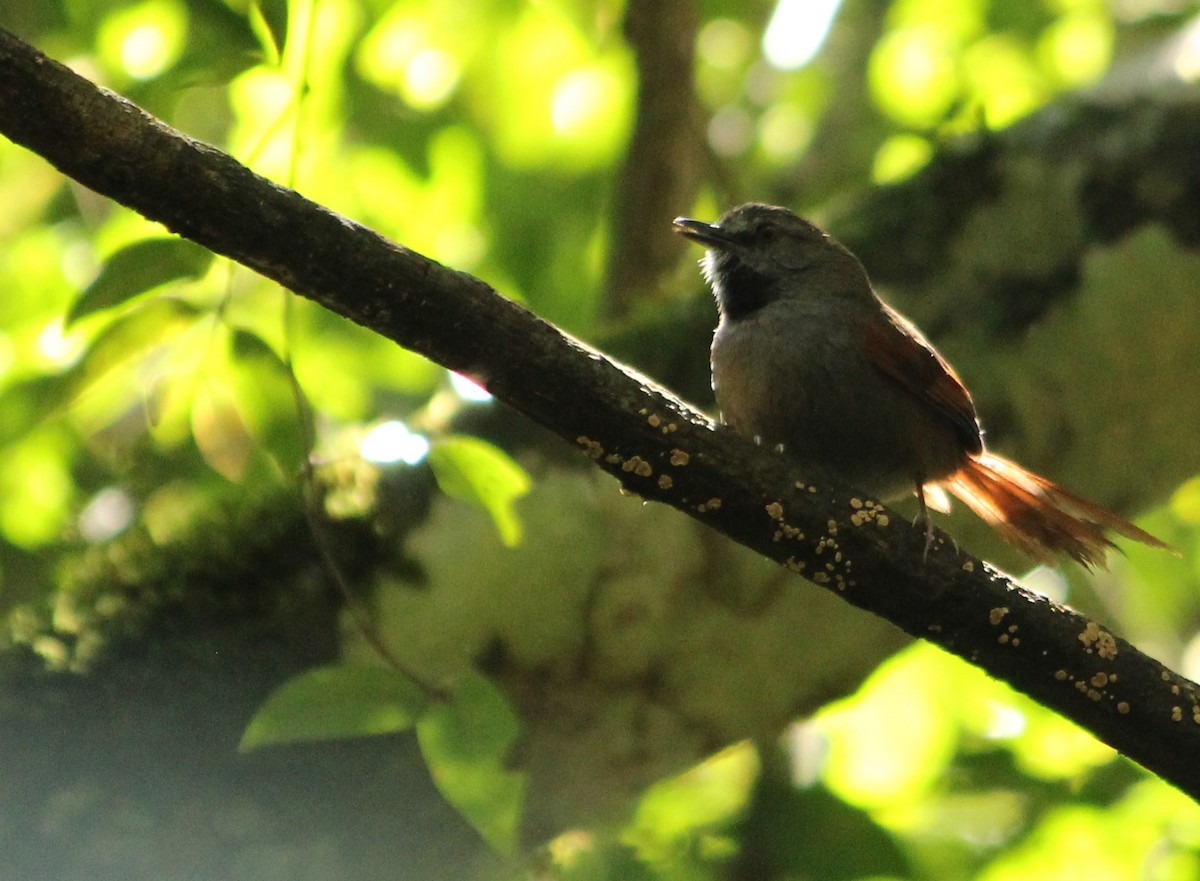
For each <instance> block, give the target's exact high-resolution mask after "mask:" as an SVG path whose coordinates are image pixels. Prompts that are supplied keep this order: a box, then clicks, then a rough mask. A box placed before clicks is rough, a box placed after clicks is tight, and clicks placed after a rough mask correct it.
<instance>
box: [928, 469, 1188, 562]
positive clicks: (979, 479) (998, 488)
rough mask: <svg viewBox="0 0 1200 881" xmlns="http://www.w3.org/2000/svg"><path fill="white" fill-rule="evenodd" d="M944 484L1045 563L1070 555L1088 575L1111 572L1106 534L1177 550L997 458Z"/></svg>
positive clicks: (1121, 518) (1060, 488) (1018, 544)
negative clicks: (1097, 569) (1091, 571)
mask: <svg viewBox="0 0 1200 881" xmlns="http://www.w3.org/2000/svg"><path fill="white" fill-rule="evenodd" d="M940 483H941V485H942V486H944V487H945V488H946V489H948V490H949V491H950V492H952V493H953V494H954V495H955V496H957V497H958V498H959V499H962V501H963V502H964V503H965V504H966V505H967V507H969V508H970V509H971V510H972V511H974V512H975V513H976V514H977V515H978V516H980V517H982V518H983V519H984V520H986V521H987V522H988V523H989V524H991V526H992V527H994V528H995V529H996V531H997V532H999V533H1000V534H1001V535H1002V536H1004V537H1005V538H1006V539H1008V540H1009V541H1011V542H1012V543H1013V544H1015V545H1017V547H1019V548H1021V549H1022V550H1024V551H1025V552H1026V553H1028V554H1029V555H1031V556H1033V557H1036V558H1037V559H1039V560H1042V561H1044V562H1054V561H1055V555H1056V554H1066V555H1067V556H1068V557H1071V558H1072V559H1074V560H1077V561H1078V562H1080V563H1082V564H1083V565H1084V566H1086V567H1088V568H1089V569H1091V568H1094V567H1100V568H1101V569H1103V568H1106V566H1105V555H1106V553H1107V552H1108V550H1109V548H1113V547H1115V545H1114V544H1113V543H1112V542H1111V541H1110V540H1109V539H1108V537H1107V536H1106V535H1105V530H1112V531H1113V532H1116V533H1118V534H1120V535H1123V536H1125V537H1126V538H1131V539H1133V540H1134V541H1140V542H1142V544H1147V545H1150V546H1152V547H1156V548H1163V549H1165V550H1168V551H1173V550H1174V549H1173V548H1172V547H1171V546H1170V545H1168V544H1166V543H1165V542H1162V541H1159V540H1158V539H1157V538H1155V537H1154V536H1153V535H1151V534H1150V533H1148V532H1146V531H1145V530H1142V529H1138V528H1137V527H1136V526H1134V525H1133V524H1132V523H1130V522H1129V521H1128V520H1126V519H1124V518H1123V517H1121V516H1119V515H1117V514H1114V513H1113V512H1112V511H1109V510H1108V509H1107V508H1102V507H1100V506H1099V505H1097V504H1094V503H1092V502H1089V501H1087V500H1086V499H1082V498H1080V497H1079V496H1077V495H1075V494H1074V493H1073V492H1071V491H1070V490H1067V489H1063V488H1062V487H1061V486H1059V485H1058V484H1056V483H1054V482H1053V481H1050V480H1047V479H1046V478H1044V477H1040V476H1039V475H1037V474H1034V473H1033V472H1032V471H1026V470H1025V469H1024V468H1022V467H1021V466H1020V465H1018V464H1016V463H1015V462H1010V461H1009V460H1008V459H1005V458H1003V457H1001V456H996V455H994V454H992V453H987V452H984V453H982V454H980V455H979V456H978V457H976V458H971V459H968V460H967V464H966V465H964V466H963V467H962V468H960V469H959V470H958V471H956V472H955V473H954V474H952V475H950V477H948V478H946V479H945V480H943V481H940Z"/></svg>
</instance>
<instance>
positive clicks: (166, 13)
mask: <svg viewBox="0 0 1200 881" xmlns="http://www.w3.org/2000/svg"><path fill="white" fill-rule="evenodd" d="M186 33H187V10H186V9H185V8H184V7H183V6H182V4H180V3H178V2H176V0H150V2H147V3H139V4H137V5H136V6H130V7H127V8H125V9H121V10H119V11H117V12H113V13H110V14H109V15H108V16H107V17H106V18H105V19H104V23H103V24H102V25H101V26H100V34H99V40H98V43H99V48H100V53H101V56H102V57H103V58H104V60H105V61H106V62H107V63H108V64H110V65H112V66H114V67H118V68H120V69H121V70H123V71H124V72H125V73H126V74H128V75H129V76H131V77H133V78H134V79H139V80H144V79H150V78H151V77H155V76H158V75H159V74H160V73H162V72H163V71H164V70H166V69H167V68H169V67H170V66H171V65H172V64H174V63H175V61H176V60H177V59H178V58H179V55H180V53H181V52H182V50H183V43H184V37H185V35H186Z"/></svg>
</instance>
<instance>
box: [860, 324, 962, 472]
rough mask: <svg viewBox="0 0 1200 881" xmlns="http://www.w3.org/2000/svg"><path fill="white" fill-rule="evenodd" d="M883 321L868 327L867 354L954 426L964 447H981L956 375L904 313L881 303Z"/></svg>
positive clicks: (881, 368)
mask: <svg viewBox="0 0 1200 881" xmlns="http://www.w3.org/2000/svg"><path fill="white" fill-rule="evenodd" d="M882 305H883V311H884V315H885V316H886V318H887V320H886V321H876V322H872V323H871V324H870V325H868V327H867V338H866V350H867V357H868V358H869V359H870V360H871V363H872V364H873V365H874V366H875V367H876V368H878V369H879V371H880V372H881V373H883V374H884V375H886V376H889V377H891V378H892V379H894V380H895V381H896V382H898V383H899V384H900V385H901V386H903V387H904V388H905V389H906V390H907V391H908V392H910V393H911V394H912V395H913V396H914V397H916V398H917V399H918V400H919V401H921V402H922V403H923V404H926V405H928V406H929V408H930V409H931V410H932V411H934V412H935V413H936V414H937V415H938V416H940V417H942V418H944V419H945V420H946V421H947V422H949V423H950V424H951V425H953V426H954V430H955V432H956V433H957V434H958V436H959V438H960V439H961V440H962V441H963V446H964V449H965V450H966V451H967V452H968V453H969V454H972V455H975V454H978V453H980V452H981V451H982V450H983V438H982V435H981V433H980V429H979V417H978V416H977V415H976V413H975V404H974V402H973V401H972V400H971V394H970V392H968V391H967V389H966V386H964V385H963V384H962V380H960V379H959V378H958V374H956V373H955V372H954V368H953V367H951V366H950V365H949V364H948V363H947V362H946V359H945V358H943V357H942V356H941V355H939V354H938V353H937V350H936V349H934V348H933V346H931V345H930V344H929V341H928V340H926V339H925V337H923V336H922V335H921V332H920V331H919V330H917V329H916V328H915V327H914V326H913V325H912V324H911V323H910V322H909V321H908V320H907V319H906V318H905V317H904V316H903V315H901V314H900V313H899V312H897V311H896V310H894V309H892V307H890V306H888V305H887V304H886V303H883V304H882Z"/></svg>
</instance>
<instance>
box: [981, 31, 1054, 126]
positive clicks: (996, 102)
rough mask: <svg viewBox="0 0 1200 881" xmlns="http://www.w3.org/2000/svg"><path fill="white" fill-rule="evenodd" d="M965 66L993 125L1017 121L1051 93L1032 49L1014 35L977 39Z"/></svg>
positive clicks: (988, 121) (988, 122) (988, 120)
mask: <svg viewBox="0 0 1200 881" xmlns="http://www.w3.org/2000/svg"><path fill="white" fill-rule="evenodd" d="M963 68H964V71H965V78H966V81H967V83H968V85H969V87H970V89H971V91H972V93H973V94H975V95H977V96H978V99H979V101H980V103H982V105H983V110H984V113H985V115H986V119H987V124H988V125H989V126H992V127H995V128H1001V127H1003V126H1006V125H1008V124H1010V123H1012V122H1015V121H1016V120H1017V119H1019V118H1021V117H1022V116H1025V115H1026V114H1028V113H1029V112H1030V111H1032V110H1034V109H1036V108H1037V107H1040V106H1041V105H1042V104H1043V103H1045V101H1046V99H1047V98H1049V97H1050V95H1049V90H1048V84H1047V83H1046V82H1045V81H1044V79H1043V78H1042V76H1041V74H1040V73H1039V71H1038V69H1037V68H1036V66H1035V65H1034V63H1033V58H1032V57H1031V55H1030V53H1029V51H1028V50H1027V49H1026V48H1025V47H1024V46H1023V45H1022V44H1021V43H1020V42H1019V41H1017V40H1015V39H1013V38H1011V37H1007V36H1003V35H995V36H991V37H987V38H986V39H983V40H980V41H979V42H977V43H975V44H974V45H973V46H971V47H970V48H969V49H968V50H967V51H966V53H965V54H964V55H963Z"/></svg>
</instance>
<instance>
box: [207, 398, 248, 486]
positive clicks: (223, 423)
mask: <svg viewBox="0 0 1200 881" xmlns="http://www.w3.org/2000/svg"><path fill="white" fill-rule="evenodd" d="M192 436H193V437H194V438H195V439H196V446H197V447H198V448H199V449H200V455H202V456H203V457H204V461H205V462H207V463H208V464H209V466H210V467H211V468H212V469H213V470H214V471H216V472H217V473H218V474H220V475H221V476H222V477H225V478H227V479H228V480H233V481H237V480H241V478H242V476H243V475H244V474H245V473H246V465H247V464H248V463H249V460H250V453H251V451H252V450H253V447H254V441H253V439H252V438H251V437H250V432H249V430H248V429H247V428H246V423H245V421H243V419H242V417H241V414H240V413H238V408H237V406H236V405H235V404H234V402H233V398H232V396H231V395H230V394H229V390H228V389H227V388H226V387H225V386H224V385H222V384H218V383H203V384H201V386H200V387H199V388H198V389H197V390H196V396H195V399H194V400H193V401H192Z"/></svg>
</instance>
